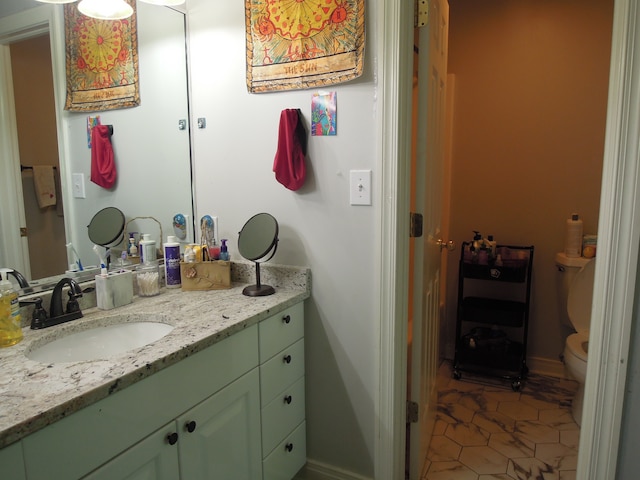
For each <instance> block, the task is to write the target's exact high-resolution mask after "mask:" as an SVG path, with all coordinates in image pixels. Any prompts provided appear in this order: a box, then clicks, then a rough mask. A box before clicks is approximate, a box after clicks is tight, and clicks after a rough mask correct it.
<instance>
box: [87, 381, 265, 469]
mask: <svg viewBox="0 0 640 480" xmlns="http://www.w3.org/2000/svg"><path fill="white" fill-rule="evenodd" d="M258 397H259V390H258V370H257V369H253V370H251V371H250V372H249V373H247V374H245V375H243V376H242V377H240V378H239V379H238V380H236V381H235V382H233V383H232V384H231V385H229V386H227V387H225V388H223V389H222V390H221V391H219V392H218V393H216V394H214V395H212V396H211V397H209V398H208V399H206V400H205V401H203V402H202V403H200V404H199V405H197V406H196V407H194V408H192V409H191V410H189V411H188V412H186V413H185V414H184V415H181V416H180V417H179V418H178V419H176V420H175V421H174V422H171V423H169V424H168V425H165V426H164V427H162V428H161V429H160V430H158V431H156V432H154V433H153V434H151V435H150V436H149V437H147V438H145V439H144V440H142V441H141V442H140V443H138V444H136V445H135V446H133V447H132V448H130V449H128V450H126V451H125V452H124V453H122V454H120V455H118V456H117V457H116V458H114V459H113V460H111V461H110V462H108V463H107V464H106V465H104V466H102V467H100V468H98V470H96V471H94V472H93V473H91V474H89V475H88V476H86V477H84V478H85V479H86V480H114V479H122V478H126V479H128V480H136V479H140V480H146V479H150V478H152V479H155V480H175V479H176V478H183V479H190V478H202V479H208V478H211V479H217V478H219V479H226V478H233V479H237V480H250V479H253V478H260V476H261V472H262V466H261V455H260V417H259V408H258V405H259V399H258ZM170 439H171V440H170Z"/></svg>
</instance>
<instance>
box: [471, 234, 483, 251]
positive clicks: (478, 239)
mask: <svg viewBox="0 0 640 480" xmlns="http://www.w3.org/2000/svg"><path fill="white" fill-rule="evenodd" d="M473 233H474V235H473V248H474V249H475V250H476V252H477V251H478V250H480V247H481V246H482V235H480V232H478V231H477V230H474V231H473Z"/></svg>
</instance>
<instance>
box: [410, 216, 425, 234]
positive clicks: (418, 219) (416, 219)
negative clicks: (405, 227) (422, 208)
mask: <svg viewBox="0 0 640 480" xmlns="http://www.w3.org/2000/svg"><path fill="white" fill-rule="evenodd" d="M409 215H410V225H409V236H410V237H414V238H419V237H421V236H422V214H421V213H415V212H410V213H409Z"/></svg>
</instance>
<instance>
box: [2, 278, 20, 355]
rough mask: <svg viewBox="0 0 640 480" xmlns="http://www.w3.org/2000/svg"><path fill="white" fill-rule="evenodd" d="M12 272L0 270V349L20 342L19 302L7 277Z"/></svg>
mask: <svg viewBox="0 0 640 480" xmlns="http://www.w3.org/2000/svg"><path fill="white" fill-rule="evenodd" d="M11 271H12V270H10V269H8V268H3V269H2V270H0V347H10V346H12V345H15V344H16V343H18V342H20V340H22V328H21V320H22V317H21V316H20V301H19V300H18V294H17V293H16V292H15V291H14V290H13V285H12V284H11V282H10V281H9V278H8V275H9V272H11Z"/></svg>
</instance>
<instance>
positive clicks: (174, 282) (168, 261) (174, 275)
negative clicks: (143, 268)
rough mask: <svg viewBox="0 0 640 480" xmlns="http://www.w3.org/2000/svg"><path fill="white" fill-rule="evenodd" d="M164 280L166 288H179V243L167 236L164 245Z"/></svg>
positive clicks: (172, 237) (171, 236) (180, 282)
mask: <svg viewBox="0 0 640 480" xmlns="http://www.w3.org/2000/svg"><path fill="white" fill-rule="evenodd" d="M164 278H165V284H166V285H167V288H179V287H180V286H181V285H182V280H181V278H180V243H179V242H178V238H177V237H175V236H173V235H169V236H168V237H167V243H165V244H164Z"/></svg>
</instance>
